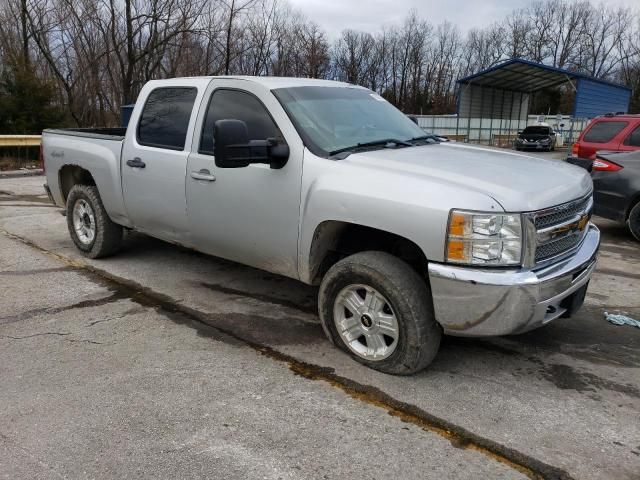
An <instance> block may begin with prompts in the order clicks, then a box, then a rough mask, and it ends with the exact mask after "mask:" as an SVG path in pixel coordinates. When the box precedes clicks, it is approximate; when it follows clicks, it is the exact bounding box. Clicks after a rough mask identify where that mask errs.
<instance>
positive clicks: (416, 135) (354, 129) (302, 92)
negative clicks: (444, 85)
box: [273, 86, 426, 157]
mask: <svg viewBox="0 0 640 480" xmlns="http://www.w3.org/2000/svg"><path fill="white" fill-rule="evenodd" d="M273 93H274V95H275V96H276V98H277V99H278V100H279V101H280V103H281V104H282V106H283V107H284V109H285V110H286V112H287V114H288V115H289V118H291V121H292V122H293V124H294V125H295V127H296V129H297V130H298V133H299V134H300V136H301V137H302V140H303V141H304V143H305V145H306V146H307V148H309V150H311V151H312V152H313V153H314V154H316V155H318V156H322V157H328V156H330V155H332V154H334V153H337V152H344V151H347V150H350V149H351V148H353V150H357V149H358V148H365V147H366V148H368V149H371V148H386V147H389V146H390V145H393V146H395V147H401V146H411V145H412V144H411V143H408V142H411V141H415V140H421V139H424V138H426V136H425V133H424V131H423V130H422V129H421V128H420V127H418V126H417V125H416V124H415V123H413V122H412V121H411V120H410V119H409V118H408V117H407V116H405V115H404V114H403V113H402V112H400V110H398V109H397V108H395V107H394V106H392V105H391V104H390V103H389V102H387V101H386V100H385V99H383V98H382V97H380V96H379V95H378V94H376V93H373V92H372V91H371V90H366V89H364V88H357V87H309V86H308V87H293V88H278V89H274V90H273Z"/></svg>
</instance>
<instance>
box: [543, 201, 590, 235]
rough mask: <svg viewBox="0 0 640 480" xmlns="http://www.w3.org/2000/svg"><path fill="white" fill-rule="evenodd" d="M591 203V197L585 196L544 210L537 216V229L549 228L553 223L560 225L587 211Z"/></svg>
mask: <svg viewBox="0 0 640 480" xmlns="http://www.w3.org/2000/svg"><path fill="white" fill-rule="evenodd" d="M590 203H591V197H590V196H589V197H585V198H582V199H580V200H575V201H573V202H569V203H565V204H564V205H558V206H557V207H555V208H553V209H550V211H548V213H547V210H543V211H542V212H540V214H538V215H536V217H535V225H536V229H537V230H540V229H541V228H547V227H550V226H552V225H558V224H559V223H562V222H566V221H567V220H569V219H571V218H572V217H575V216H576V215H578V214H580V213H583V212H586V210H587V209H588V206H589V204H590Z"/></svg>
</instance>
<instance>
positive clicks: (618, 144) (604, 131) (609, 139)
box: [571, 113, 640, 160]
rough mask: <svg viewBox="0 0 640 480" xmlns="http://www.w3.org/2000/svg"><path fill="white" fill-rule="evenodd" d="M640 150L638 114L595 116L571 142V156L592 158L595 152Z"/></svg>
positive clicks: (594, 156) (639, 117)
mask: <svg viewBox="0 0 640 480" xmlns="http://www.w3.org/2000/svg"><path fill="white" fill-rule="evenodd" d="M631 150H640V115H621V114H612V113H608V114H606V115H604V116H602V117H596V118H594V119H593V121H592V122H591V123H590V124H589V125H588V126H587V128H585V129H584V130H583V131H582V133H581V134H580V136H579V137H578V141H577V142H576V143H574V144H573V148H572V149H571V157H574V158H583V159H589V160H593V159H595V158H596V152H598V151H609V152H626V151H631Z"/></svg>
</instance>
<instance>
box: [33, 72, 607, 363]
mask: <svg viewBox="0 0 640 480" xmlns="http://www.w3.org/2000/svg"><path fill="white" fill-rule="evenodd" d="M441 140H442V139H441V138H439V137H434V136H433V135H428V134H425V132H423V131H422V130H421V129H420V128H419V127H418V126H417V125H415V124H414V123H413V122H412V121H411V120H410V119H408V118H407V117H406V116H405V115H403V114H402V113H401V112H400V111H398V110H397V109H395V108H394V107H393V106H392V105H391V104H389V103H388V102H386V101H385V100H384V99H383V98H382V97H380V96H379V95H377V94H376V93H374V92H372V91H370V90H367V89H365V88H361V87H358V86H354V85H349V84H346V83H338V82H332V81H323V80H309V79H294V78H273V77H271V78H270V77H197V78H181V79H171V80H158V81H151V82H149V83H147V84H146V85H145V86H144V88H143V89H142V92H141V93H140V96H139V99H138V101H137V103H136V105H135V108H134V110H133V113H132V116H131V120H130V123H129V125H128V127H127V128H126V131H125V129H67V130H45V131H44V133H43V140H42V141H43V155H44V160H45V165H46V176H47V185H45V188H46V190H47V191H48V192H49V195H50V196H51V198H52V200H53V201H54V202H55V203H56V204H57V205H59V206H60V207H64V208H66V212H67V222H68V227H69V233H70V234H71V238H72V240H73V241H74V243H75V244H76V246H77V247H78V249H79V250H80V251H82V252H83V253H84V254H85V255H87V256H88V257H91V258H99V257H104V256H107V255H111V254H113V253H115V252H117V251H118V249H119V248H120V247H121V243H122V238H123V229H135V230H137V231H140V232H144V233H146V234H148V235H151V236H153V237H157V238H160V239H163V240H166V241H168V242H173V243H177V244H180V245H184V246H187V247H189V248H193V249H195V250H199V251H201V252H204V253H207V254H211V255H215V256H218V257H223V258H226V259H229V260H234V261H237V262H241V263H243V264H247V265H251V266H253V267H257V268H261V269H264V270H268V271H270V272H274V273H277V274H281V275H285V276H287V277H291V278H294V279H297V280H299V281H301V282H304V283H306V284H314V285H319V286H320V289H319V296H318V310H319V315H320V319H321V322H322V326H323V328H324V331H325V332H326V334H327V336H328V337H329V339H330V340H331V341H332V342H333V343H334V344H335V345H337V346H338V347H340V348H342V349H343V350H345V351H346V352H348V353H349V354H351V355H352V356H353V357H354V358H355V359H356V360H358V361H360V362H362V363H364V364H366V365H368V366H370V367H372V368H375V369H378V370H380V371H383V372H387V373H392V374H410V373H413V372H417V371H419V370H421V369H422V368H424V367H425V366H427V365H428V364H429V363H430V362H431V361H432V359H433V358H434V356H435V355H436V352H437V350H438V347H439V344H440V339H441V336H442V334H443V333H444V334H449V335H462V336H490V335H507V334H514V333H520V332H525V331H528V330H531V329H534V328H537V327H540V326H542V325H545V324H546V323H548V322H550V321H552V320H554V319H555V318H558V317H568V316H570V315H571V314H573V313H574V312H575V311H576V310H577V309H578V308H579V307H580V306H581V304H582V302H583V300H584V296H585V293H586V289H587V285H588V282H589V278H590V277H591V274H592V272H593V269H594V267H595V262H596V253H597V250H598V246H599V242H600V234H599V231H598V229H597V228H596V227H595V226H594V225H592V224H591V223H590V215H591V209H592V183H591V179H590V177H589V175H588V174H587V172H586V171H585V170H583V169H580V168H577V167H574V166H572V165H568V164H565V163H564V162H560V161H546V160H540V159H536V158H532V157H528V156H524V155H520V154H516V153H512V152H506V151H497V150H492V149H487V148H480V147H473V146H469V145H466V144H460V143H455V142H443V141H441Z"/></svg>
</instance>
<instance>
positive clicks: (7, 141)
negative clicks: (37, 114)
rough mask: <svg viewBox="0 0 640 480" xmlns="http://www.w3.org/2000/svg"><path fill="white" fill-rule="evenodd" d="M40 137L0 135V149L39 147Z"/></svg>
mask: <svg viewBox="0 0 640 480" xmlns="http://www.w3.org/2000/svg"><path fill="white" fill-rule="evenodd" d="M41 138H42V136H41V135H0V147H39V146H40V140H41Z"/></svg>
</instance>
